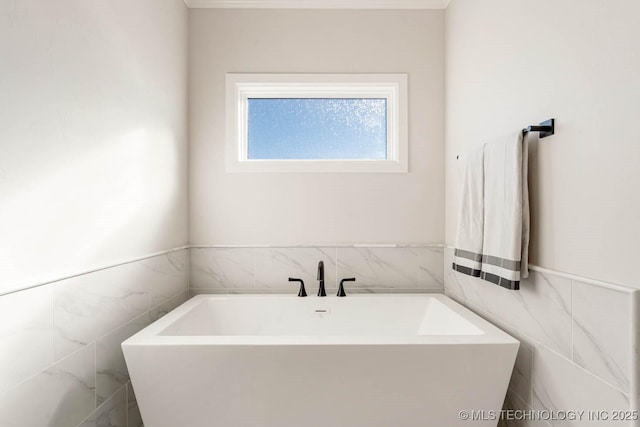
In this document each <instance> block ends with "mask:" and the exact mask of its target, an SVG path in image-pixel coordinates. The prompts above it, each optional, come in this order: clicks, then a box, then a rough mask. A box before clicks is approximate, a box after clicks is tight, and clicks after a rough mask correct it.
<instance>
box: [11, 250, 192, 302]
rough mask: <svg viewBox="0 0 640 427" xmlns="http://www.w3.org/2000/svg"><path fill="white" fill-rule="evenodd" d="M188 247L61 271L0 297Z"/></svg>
mask: <svg viewBox="0 0 640 427" xmlns="http://www.w3.org/2000/svg"><path fill="white" fill-rule="evenodd" d="M189 249H190V248H189V246H188V245H187V246H180V247H176V248H172V249H167V250H164V251H159V252H154V253H152V254H148V255H143V256H141V257H136V258H130V259H127V260H124V261H116V262H114V263H112V264H108V265H103V266H98V267H90V268H88V269H87V270H80V272H78V273H62V274H61V275H60V276H59V277H57V278H55V279H47V280H46V281H36V282H35V283H34V284H31V285H25V286H24V287H20V288H15V289H10V290H9V291H0V297H2V296H5V295H11V294H15V293H18V292H22V291H26V290H29V289H34V288H39V287H41V286H46V285H51V284H55V283H57V282H62V281H63V280H68V279H73V278H75V277H80V276H85V275H87V274H91V273H96V272H98V271H102V270H108V269H110V268H114V267H119V266H122V265H127V264H133V263H134V262H138V261H144V260H146V259H150V258H155V257H158V256H162V255H166V254H169V253H173V252H179V251H183V250H189Z"/></svg>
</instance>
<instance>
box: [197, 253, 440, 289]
mask: <svg viewBox="0 0 640 427" xmlns="http://www.w3.org/2000/svg"><path fill="white" fill-rule="evenodd" d="M443 256H444V255H443V247H442V245H423V246H413V245H412V246H409V245H384V246H383V245H378V246H364V245H362V246H360V245H358V246H338V247H336V246H330V247H315V246H313V247H312V246H309V247H221V246H219V247H211V246H209V247H192V248H191V277H190V284H189V287H190V291H191V294H192V295H195V294H200V293H291V294H294V295H295V294H296V293H297V290H298V284H296V283H294V284H291V283H289V282H288V281H287V279H288V278H289V277H297V278H301V279H303V280H304V283H305V286H306V289H307V293H308V294H309V295H313V294H315V293H316V292H317V290H318V281H317V280H316V274H317V267H318V261H323V262H324V272H325V286H326V289H327V295H329V294H330V293H335V292H336V291H337V288H338V284H339V281H340V280H341V279H344V278H347V277H355V278H356V279H357V280H356V282H355V283H354V282H350V283H348V285H347V286H346V292H347V294H348V293H350V292H352V293H356V292H443V290H444V279H443V270H442V261H443Z"/></svg>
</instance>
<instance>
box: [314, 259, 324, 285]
mask: <svg viewBox="0 0 640 427" xmlns="http://www.w3.org/2000/svg"><path fill="white" fill-rule="evenodd" d="M316 280H324V261H319V262H318V274H317V277H316Z"/></svg>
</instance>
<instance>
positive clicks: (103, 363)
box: [0, 249, 189, 427]
mask: <svg viewBox="0 0 640 427" xmlns="http://www.w3.org/2000/svg"><path fill="white" fill-rule="evenodd" d="M188 279H189V251H188V249H181V250H176V251H170V252H167V253H165V254H162V255H158V256H153V257H150V258H146V259H143V260H139V261H135V262H131V263H128V264H122V265H118V266H114V267H111V268H106V269H103V270H99V271H96V272H93V273H88V274H83V275H80V276H77V277H73V278H70V279H65V280H61V281H57V282H54V283H50V284H46V285H43V286H39V287H37V288H32V289H28V290H24V291H20V292H16V293H12V294H8V295H3V296H0V364H1V365H0V366H2V367H3V369H2V370H0V426H2V427H40V426H45V425H46V426H56V427H78V426H81V427H98V426H101V427H102V426H110V427H140V426H141V425H142V419H141V417H140V413H139V411H138V406H137V403H136V399H135V394H134V393H133V388H132V386H131V382H130V381H129V374H128V371H127V368H126V365H125V362H124V358H123V355H122V351H121V349H120V343H121V342H122V341H123V340H125V339H126V338H128V337H129V336H131V335H133V334H134V333H136V332H137V331H139V330H140V329H142V328H144V327H145V326H147V325H148V324H149V323H151V322H152V321H154V320H156V319H158V318H159V317H161V316H163V315H164V314H165V313H167V312H168V311H170V310H172V309H173V308H175V307H177V306H178V305H180V304H181V303H182V302H184V301H186V299H187V298H188Z"/></svg>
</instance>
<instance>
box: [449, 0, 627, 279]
mask: <svg viewBox="0 0 640 427" xmlns="http://www.w3.org/2000/svg"><path fill="white" fill-rule="evenodd" d="M446 15H447V20H446V39H447V42H446V43H447V74H446V82H447V84H446V91H447V99H446V117H447V124H446V134H447V142H446V170H447V172H446V194H447V203H446V206H447V208H446V212H447V215H446V218H447V238H446V241H447V243H448V244H453V243H454V240H455V226H456V221H457V218H456V214H457V184H458V181H457V179H458V177H457V162H456V159H455V158H456V155H457V154H460V153H464V152H465V150H468V149H470V148H472V147H474V146H477V145H478V144H481V143H483V142H484V141H486V140H487V138H490V137H491V136H492V135H499V134H503V133H506V132H511V131H514V130H517V129H519V128H522V127H524V126H526V125H528V124H537V123H538V122H539V121H541V120H544V119H547V118H550V117H556V118H557V130H556V135H555V136H553V137H551V138H546V139H543V140H540V141H539V142H535V143H534V144H533V147H532V148H533V149H534V153H533V156H532V158H531V167H530V170H531V172H530V185H531V189H532V204H531V206H532V221H533V223H532V237H531V250H530V257H531V262H533V263H534V264H537V265H540V266H542V267H547V268H551V269H555V270H560V271H564V272H569V273H573V274H578V275H581V276H585V277H592V278H597V279H602V280H606V281H610V282H619V283H623V284H630V285H636V286H638V285H639V284H640V281H639V280H638V276H637V271H636V270H637V264H638V262H637V260H638V259H639V258H640V245H639V244H638V242H640V223H639V222H638V221H639V219H640V192H639V191H638V182H639V180H640V133H639V132H638V126H637V124H638V118H639V117H640V103H639V102H638V100H639V99H640V43H639V41H640V27H639V26H638V24H637V22H638V19H639V18H640V2H638V1H636V0H618V1H615V2H612V1H607V0H584V1H580V2H576V1H571V0H560V1H558V0H535V1H533V0H529V1H516V2H514V1H511V0H484V1H481V2H479V1H477V0H453V1H452V3H451V5H450V6H449V9H448V10H447V13H446ZM536 150H537V152H535V151H536Z"/></svg>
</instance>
